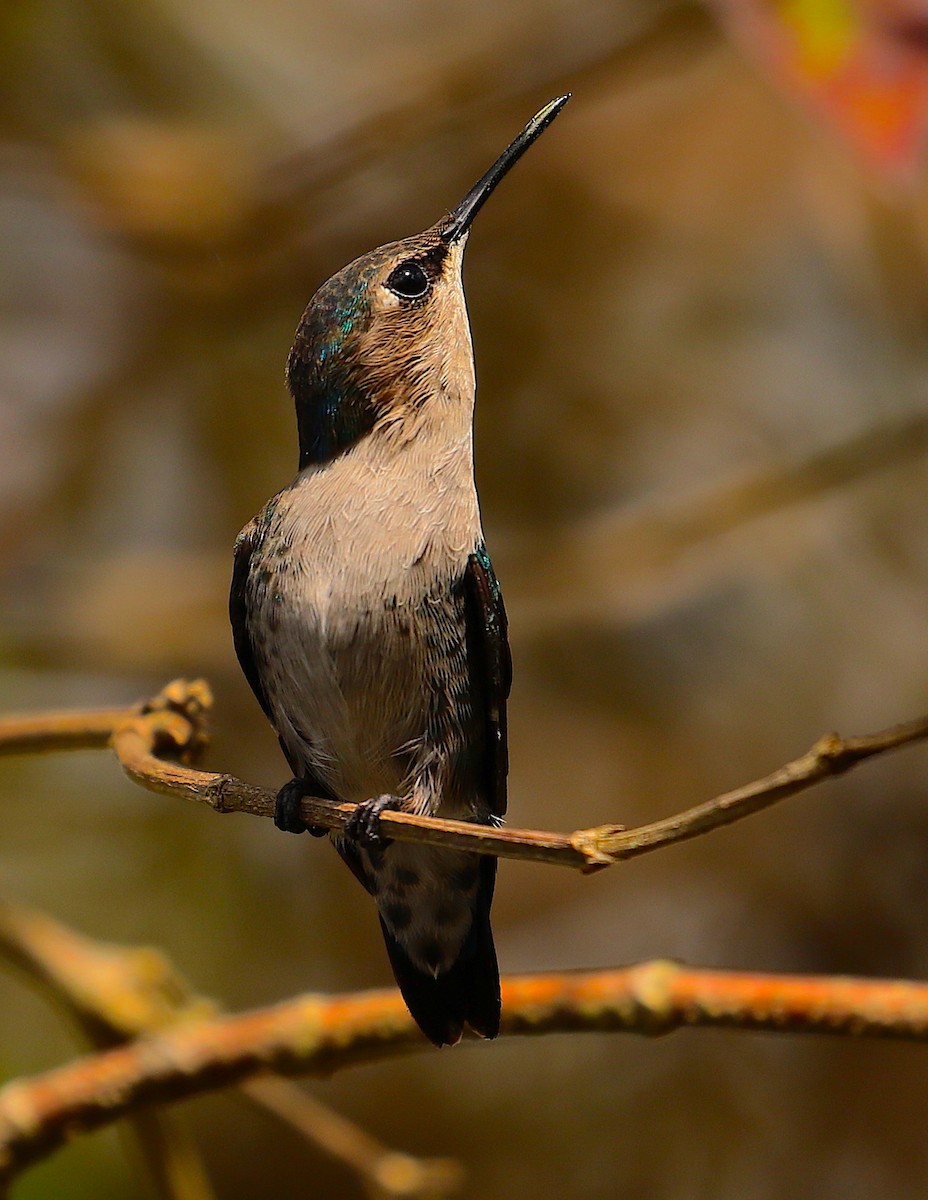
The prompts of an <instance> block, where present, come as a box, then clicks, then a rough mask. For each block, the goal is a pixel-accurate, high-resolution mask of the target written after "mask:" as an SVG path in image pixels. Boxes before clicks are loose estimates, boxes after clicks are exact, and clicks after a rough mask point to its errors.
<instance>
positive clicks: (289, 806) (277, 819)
mask: <svg viewBox="0 0 928 1200" xmlns="http://www.w3.org/2000/svg"><path fill="white" fill-rule="evenodd" d="M316 791H317V789H316V788H315V787H314V786H313V785H312V783H311V782H310V781H309V780H308V779H291V780H290V782H289V783H285V784H284V786H283V787H282V788H281V789H280V791H279V792H278V793H277V801H276V803H275V805H274V824H275V825H276V826H277V828H278V829H282V830H283V831H284V833H307V832H308V833H311V834H312V835H313V837H325V835H326V834H327V833H328V832H329V831H328V829H326V828H325V827H324V826H322V825H307V824H306V822H305V821H304V820H303V813H302V808H303V804H302V801H303V797H304V796H312V795H314V794H315V792H316Z"/></svg>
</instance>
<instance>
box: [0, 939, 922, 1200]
mask: <svg viewBox="0 0 928 1200" xmlns="http://www.w3.org/2000/svg"><path fill="white" fill-rule="evenodd" d="M680 1026H705V1027H734V1028H739V1029H751V1030H767V1031H770V1032H796V1033H798V1032H805V1033H825V1034H841V1035H845V1036H865V1037H881V1038H901V1039H907V1040H910V1041H928V984H919V983H913V982H903V981H885V980H867V979H851V978H834V977H832V978H828V977H824V978H823V977H814V976H790V975H760V974H758V975H745V974H729V973H726V972H723V971H699V970H687V969H686V968H684V967H681V966H678V965H677V964H675V963H671V962H663V961H656V962H651V963H645V964H642V965H639V966H636V967H630V968H626V969H624V970H611V971H595V972H578V973H570V974H551V975H527V976H516V977H512V978H509V979H506V980H504V982H503V1022H502V1032H503V1033H504V1034H510V1035H511V1034H531V1035H536V1036H537V1035H542V1034H549V1033H555V1032H566V1031H572V1032H584V1031H586V1032H594V1031H595V1032H605V1031H624V1032H630V1033H640V1034H646V1035H656V1034H663V1033H668V1032H670V1031H671V1030H673V1029H676V1028H679V1027H680ZM424 1047H425V1040H424V1038H423V1037H422V1035H421V1033H420V1032H419V1030H418V1029H417V1028H416V1026H415V1024H414V1023H413V1021H412V1018H411V1017H410V1016H409V1014H408V1012H407V1011H406V1008H405V1006H404V1004H403V1001H402V999H401V997H400V996H399V993H398V992H396V991H395V990H391V991H377V992H361V993H356V994H353V995H347V996H322V995H315V994H308V995H304V996H299V997H297V998H295V999H293V1000H290V1001H288V1002H287V1003H284V1004H277V1005H274V1006H273V1007H271V1008H264V1009H257V1010H254V1011H252V1012H248V1013H242V1014H240V1015H237V1016H219V1017H214V1018H212V1019H210V1020H207V1021H202V1022H197V1023H194V1024H192V1025H184V1026H181V1027H177V1028H173V1029H170V1030H168V1031H166V1032H164V1033H163V1034H161V1035H159V1036H155V1037H151V1038H145V1039H141V1040H139V1041H137V1042H134V1043H132V1044H130V1045H127V1046H122V1047H119V1048H117V1049H114V1050H109V1051H106V1052H104V1053H102V1054H98V1055H94V1056H91V1057H88V1058H85V1059H82V1060H79V1061H77V1062H74V1063H71V1064H69V1065H67V1066H64V1067H59V1068H57V1069H55V1070H52V1071H48V1072H46V1073H45V1074H42V1075H37V1076H34V1077H32V1078H29V1079H19V1080H16V1081H14V1082H13V1083H10V1084H7V1086H6V1087H5V1088H3V1090H2V1091H0V1182H7V1181H9V1179H11V1178H12V1177H13V1176H14V1175H15V1174H16V1173H18V1172H19V1171H21V1170H22V1169H23V1168H24V1167H25V1166H27V1165H28V1164H29V1163H31V1162H34V1161H36V1160H37V1159H39V1158H41V1157H43V1156H44V1155H46V1154H48V1153H49V1152H50V1151H52V1150H53V1149H54V1148H55V1147H56V1146H58V1145H60V1144H61V1142H62V1141H64V1140H65V1139H66V1138H68V1137H70V1136H72V1135H74V1134H76V1133H84V1132H88V1131H90V1130H93V1129H98V1128H100V1127H101V1126H103V1125H107V1124H109V1123H111V1122H113V1121H115V1120H117V1119H118V1118H120V1117H124V1116H126V1115H127V1114H129V1113H131V1112H133V1111H135V1110H136V1109H137V1108H139V1107H142V1106H145V1105H150V1104H153V1103H154V1104H158V1103H165V1102H167V1101H173V1100H178V1099H180V1098H183V1097H187V1096H193V1095H196V1094H200V1093H202V1092H205V1091H210V1090H213V1089H215V1088H219V1087H224V1086H227V1085H229V1084H233V1083H240V1082H241V1081H242V1080H244V1079H246V1078H250V1077H252V1076H254V1075H256V1074H259V1073H261V1072H265V1071H278V1072H281V1073H285V1074H297V1073H300V1074H316V1075H329V1074H331V1073H332V1072H333V1071H336V1070H339V1069H341V1068H343V1067H347V1066H350V1065H352V1064H356V1063H363V1062H371V1061H373V1060H376V1059H381V1058H384V1057H387V1056H393V1055H396V1054H400V1053H403V1052H406V1051H410V1050H414V1049H422V1048H424Z"/></svg>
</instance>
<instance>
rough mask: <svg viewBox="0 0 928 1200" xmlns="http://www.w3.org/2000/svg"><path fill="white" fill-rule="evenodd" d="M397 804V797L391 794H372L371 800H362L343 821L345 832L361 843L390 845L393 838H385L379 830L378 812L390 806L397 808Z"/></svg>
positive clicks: (377, 845) (382, 846)
mask: <svg viewBox="0 0 928 1200" xmlns="http://www.w3.org/2000/svg"><path fill="white" fill-rule="evenodd" d="M399 806H400V802H399V798H398V797H397V796H391V795H384V796H374V798H373V799H371V800H362V801H361V803H360V804H359V805H358V806H357V808H356V809H355V810H354V812H353V813H352V814H351V816H350V817H349V818H348V820H347V821H346V822H345V833H346V834H347V835H348V837H350V838H352V839H353V840H354V841H356V842H360V843H361V844H362V845H367V846H374V847H378V848H380V849H384V848H385V847H387V846H389V845H390V843H391V841H392V840H393V839H392V838H385V837H384V836H383V834H382V833H381V832H380V814H381V813H383V812H386V811H387V810H388V809H391V808H393V809H396V808H399Z"/></svg>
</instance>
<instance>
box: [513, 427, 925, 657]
mask: <svg viewBox="0 0 928 1200" xmlns="http://www.w3.org/2000/svg"><path fill="white" fill-rule="evenodd" d="M926 450H928V414H926V413H925V412H924V409H923V407H922V406H920V407H919V408H917V409H915V410H914V411H911V412H906V413H900V414H897V415H895V416H893V417H891V418H888V419H887V420H885V421H881V422H874V423H873V424H871V425H868V426H867V427H866V428H865V429H863V430H861V431H859V432H857V433H854V434H852V435H851V436H850V437H845V438H843V439H842V440H840V441H837V442H834V443H833V444H832V445H829V446H825V447H822V448H818V449H814V450H811V451H808V452H807V453H806V454H805V456H804V457H801V458H799V459H796V460H786V461H780V462H776V463H774V464H773V465H771V466H770V467H768V468H766V469H764V468H756V469H754V470H750V471H747V472H745V473H742V474H740V475H735V476H733V477H731V478H728V479H724V480H722V481H721V482H716V483H713V484H712V485H710V486H707V487H703V488H691V489H688V490H687V491H686V492H684V493H683V494H674V495H668V496H666V497H664V498H662V499H658V500H656V501H653V502H649V503H648V504H646V505H642V506H629V505H626V506H623V507H619V508H614V509H605V510H599V511H597V512H595V513H593V514H591V515H590V516H588V517H584V518H581V519H579V520H576V521H571V522H569V523H567V524H565V525H562V526H560V527H559V526H553V527H551V528H547V529H545V531H544V534H543V536H534V537H532V536H528V537H527V536H525V535H521V536H520V537H518V538H515V537H513V538H511V539H508V540H507V539H503V540H502V542H501V543H500V542H497V546H496V552H495V555H494V557H496V555H498V556H499V560H500V562H501V563H503V564H504V565H505V566H506V569H507V585H506V600H507V603H508V605H509V608H510V610H511V611H513V612H515V611H518V615H519V622H518V626H519V634H520V636H522V637H527V636H533V635H536V636H537V635H538V634H540V633H543V632H545V631H546V630H548V629H551V628H554V627H557V628H562V627H563V625H564V622H565V620H566V621H572V622H602V621H604V620H608V621H611V622H612V623H615V622H616V621H628V620H630V619H632V618H633V617H634V616H635V615H640V613H641V612H642V610H644V611H647V612H651V611H652V610H653V608H654V599H653V598H654V596H655V595H656V594H657V592H660V594H661V596H662V597H663V602H664V603H666V600H667V596H668V595H670V594H676V592H675V591H674V588H673V587H672V586H670V585H669V580H668V576H669V575H670V574H671V573H673V572H676V573H677V575H678V576H679V574H680V572H681V571H686V570H687V569H688V567H689V566H690V564H691V562H692V559H691V557H688V555H691V554H692V551H693V550H694V548H696V547H700V546H703V545H706V544H708V543H712V542H713V541H715V540H717V539H718V538H719V537H721V536H722V535H724V534H726V533H729V532H731V531H732V530H735V529H738V528H740V527H742V526H744V525H746V524H747V523H748V522H751V521H755V520H757V519H759V518H761V517H764V516H767V515H768V514H770V513H772V512H780V511H782V510H783V509H784V508H787V507H789V506H792V505H797V504H804V503H807V502H808V501H810V500H814V499H817V498H819V497H822V496H827V495H829V494H833V493H835V491H836V490H837V489H840V488H846V487H848V486H850V485H852V484H854V483H858V482H860V481H861V480H864V479H868V478H870V477H871V476H872V475H874V474H875V473H876V472H877V471H882V470H888V469H892V468H895V467H899V466H902V465H903V464H905V463H907V462H910V461H911V460H912V459H916V458H920V457H924V455H925V451H926ZM540 578H543V579H544V581H545V586H544V588H538V587H537V586H534V581H537V580H538V579H540ZM578 579H580V580H582V581H583V586H582V587H578V586H577V580H578ZM617 579H621V580H622V587H621V589H620V590H619V589H616V587H615V580H617ZM528 581H532V583H531V584H530V583H529V582H528Z"/></svg>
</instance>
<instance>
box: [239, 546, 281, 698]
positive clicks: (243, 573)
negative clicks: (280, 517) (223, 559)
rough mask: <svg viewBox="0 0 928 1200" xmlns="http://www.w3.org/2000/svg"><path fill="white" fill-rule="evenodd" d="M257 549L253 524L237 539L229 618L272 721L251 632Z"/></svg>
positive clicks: (248, 674) (243, 663) (246, 667)
mask: <svg viewBox="0 0 928 1200" xmlns="http://www.w3.org/2000/svg"><path fill="white" fill-rule="evenodd" d="M254 549H255V530H254V528H253V527H252V526H251V525H249V526H247V527H246V528H245V529H243V530H242V532H241V533H240V534H239V535H238V538H237V539H236V542H235V558H234V565H233V567H232V588H231V590H230V592H229V620H230V621H231V622H232V640H233V641H234V643H235V653H236V654H237V655H238V661H239V665H240V666H241V668H242V672H243V673H244V675H245V678H246V679H247V680H248V682H249V684H250V685H251V690H252V691H253V692H254V694H255V696H256V697H257V700H258V703H259V704H260V705H261V707H262V708H263V709H264V715H265V716H266V717H267V718H268V720H271V706H270V705H269V704H268V702H267V695H266V694H265V691H264V685H263V684H262V682H261V676H260V675H259V674H258V667H257V664H256V663H255V652H254V647H253V646H252V644H251V634H250V633H249V632H248V600H247V588H248V572H249V570H250V568H251V556H252V554H253V553H254Z"/></svg>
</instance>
